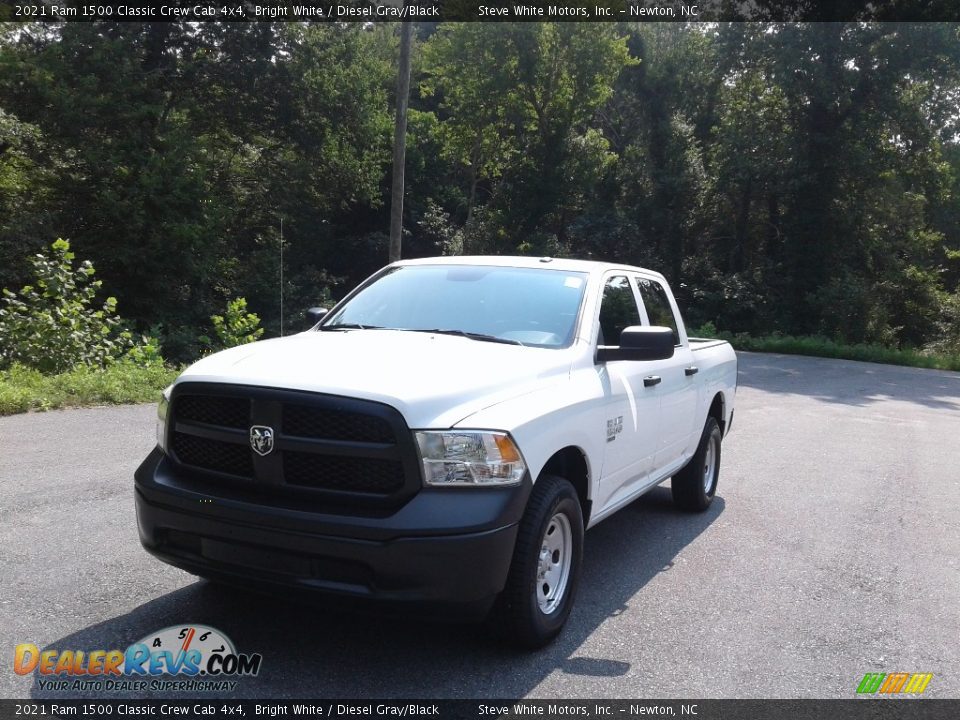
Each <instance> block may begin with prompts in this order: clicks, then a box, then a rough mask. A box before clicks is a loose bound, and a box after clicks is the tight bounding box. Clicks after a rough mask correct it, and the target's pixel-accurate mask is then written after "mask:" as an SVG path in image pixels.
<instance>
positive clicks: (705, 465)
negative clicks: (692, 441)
mask: <svg viewBox="0 0 960 720" xmlns="http://www.w3.org/2000/svg"><path fill="white" fill-rule="evenodd" d="M720 440H721V433H720V425H719V423H717V419H716V418H714V417H708V418H707V424H706V425H705V426H704V428H703V434H702V435H701V436H700V444H699V445H698V446H697V451H696V452H695V453H694V454H693V457H692V458H690V462H688V463H687V464H686V465H685V466H684V468H683V469H682V470H681V471H680V472H678V473H677V474H676V475H674V476H673V479H672V480H671V481H670V490H671V492H672V493H673V502H674V503H676V505H677V507H679V508H682V509H684V510H691V511H693V512H703V511H704V510H706V509H707V508H708V507H710V503H711V502H713V496H714V495H715V494H716V492H717V480H718V479H719V477H720Z"/></svg>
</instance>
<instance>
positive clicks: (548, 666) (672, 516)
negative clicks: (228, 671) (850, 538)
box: [31, 487, 724, 699]
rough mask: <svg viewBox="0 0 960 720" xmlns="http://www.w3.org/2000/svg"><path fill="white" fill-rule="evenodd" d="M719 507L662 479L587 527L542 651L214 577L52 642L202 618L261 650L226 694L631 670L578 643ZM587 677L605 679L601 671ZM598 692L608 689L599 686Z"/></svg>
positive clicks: (337, 692)
mask: <svg viewBox="0 0 960 720" xmlns="http://www.w3.org/2000/svg"><path fill="white" fill-rule="evenodd" d="M723 510H724V501H723V499H722V498H721V497H717V498H716V500H715V501H714V503H713V505H712V506H711V508H710V509H709V510H708V511H707V512H705V513H703V514H687V513H682V512H680V511H678V510H676V509H674V507H673V504H672V501H671V499H670V491H669V489H668V488H664V487H660V488H656V489H655V490H653V491H652V492H650V493H648V494H647V495H646V496H644V497H642V498H640V499H639V500H637V501H636V502H634V503H633V504H632V505H630V506H629V507H627V508H624V509H623V510H622V511H620V512H618V513H616V514H615V515H614V516H612V517H610V518H609V519H607V520H605V521H604V522H603V523H601V524H600V525H598V526H597V527H596V528H594V529H592V530H590V531H589V532H588V533H587V535H586V544H585V550H584V564H583V574H582V576H581V582H580V588H579V593H578V597H577V603H576V606H575V607H574V611H573V614H572V615H571V617H570V620H569V622H568V624H567V627H566V628H565V630H564V632H563V633H562V634H561V635H560V637H559V638H558V639H557V640H556V641H555V642H554V643H553V644H551V645H549V646H548V647H546V648H544V649H542V650H540V651H538V652H532V653H527V652H520V651H517V650H515V649H513V648H511V647H510V646H509V645H508V644H506V643H505V642H504V641H503V640H502V639H501V638H499V637H496V634H495V633H493V632H492V631H491V628H490V627H489V626H486V625H463V624H455V623H445V622H444V623H442V622H436V621H432V620H429V619H422V618H410V617H403V618H400V619H398V618H397V617H396V616H392V615H387V614H383V613H379V612H372V611H363V612H347V611H344V610H343V609H342V608H340V607H339V606H337V607H336V609H333V608H331V607H330V606H328V605H327V604H326V603H324V602H323V601H310V602H306V601H304V600H301V599H289V598H285V597H280V596H276V595H260V594H255V593H246V592H242V591H237V590H233V589H230V588H225V587H222V586H218V585H215V584H212V583H208V582H206V581H197V582H195V583H193V584H191V585H189V586H186V587H183V588H181V589H179V590H176V591H174V592H170V593H168V594H166V595H163V596H160V597H158V598H156V599H154V600H150V601H149V602H146V603H144V604H143V605H140V606H138V607H136V608H135V609H134V610H132V611H131V612H129V613H126V614H123V615H119V616H117V617H115V618H112V619H110V620H108V621H106V622H103V623H98V624H96V625H91V626H89V627H86V628H84V629H82V630H80V631H78V632H76V633H73V634H71V635H68V636H66V637H63V638H60V639H58V640H56V641H55V642H53V643H51V644H50V645H49V646H48V647H47V648H44V649H60V650H63V649H82V650H85V651H87V650H95V649H112V648H118V649H121V650H122V649H125V648H126V647H127V646H128V645H129V644H130V643H133V642H136V641H137V640H139V639H140V638H142V637H144V636H146V635H147V634H149V633H153V632H156V631H158V630H160V629H162V628H165V627H168V626H172V625H179V624H190V623H201V624H205V625H210V626H213V627H215V628H218V629H219V630H221V631H223V632H224V633H226V634H227V635H228V636H229V637H230V638H231V639H232V640H233V642H234V644H235V646H236V648H237V651H238V652H241V653H253V652H259V653H261V654H262V655H263V663H262V667H261V670H260V673H259V675H258V676H257V677H248V678H241V679H239V684H238V685H237V687H236V690H235V691H234V692H233V693H230V694H229V695H228V697H233V698H263V699H266V698H355V699H362V698H371V699H375V698H385V699H387V698H409V699H416V698H423V699H455V698H483V699H493V698H519V697H523V696H525V695H527V694H528V693H530V692H532V691H534V690H535V689H536V687H537V686H538V685H539V684H540V683H541V682H542V681H543V680H544V679H546V678H547V677H548V676H550V675H551V674H553V673H555V672H560V673H563V674H565V675H571V676H581V677H582V678H605V677H616V676H622V675H626V674H627V673H628V672H630V671H631V666H630V664H628V663H626V662H622V661H619V660H617V659H616V658H606V657H594V656H591V654H590V653H589V652H581V651H580V648H581V646H582V645H584V644H585V642H586V641H587V640H588V639H589V638H590V637H591V635H593V633H594V632H595V631H597V630H598V628H600V627H601V626H602V625H603V624H604V623H605V622H607V621H608V620H610V619H611V618H616V617H617V616H619V615H620V614H622V613H623V612H625V611H626V610H628V609H630V610H631V612H635V613H636V612H638V610H637V609H636V608H631V604H632V603H633V602H634V600H633V598H634V596H635V595H636V594H637V593H638V591H640V590H641V589H642V588H643V587H644V586H645V585H647V584H648V583H649V582H651V580H653V579H654V578H656V577H657V576H658V575H659V574H660V573H663V572H667V571H669V570H670V568H671V567H673V563H674V559H675V558H676V556H677V555H678V554H679V553H680V552H681V551H682V550H683V549H684V548H685V547H686V546H687V545H689V544H690V543H691V542H692V541H693V540H695V539H696V538H697V537H698V536H699V535H700V534H701V533H703V532H704V531H705V530H706V529H707V528H708V527H709V526H710V525H711V524H712V523H713V522H714V521H715V520H716V519H717V518H718V516H719V515H720V514H721V513H722V512H723ZM637 628H638V629H637V632H638V634H637V635H636V636H635V637H633V638H631V643H643V642H644V640H645V638H644V635H643V633H645V632H647V629H646V628H644V627H643V626H639V625H638V626H637ZM655 631H656V630H655V628H651V629H649V632H655ZM592 645H594V646H595V643H593V644H592ZM651 662H655V660H654V659H651ZM183 677H184V676H181V677H180V678H179V679H182V678H183ZM165 679H171V678H165ZM586 682H589V683H591V687H598V688H602V685H600V683H602V682H603V681H602V680H595V679H594V680H589V681H586ZM601 694H602V689H600V690H597V691H595V692H594V696H599V695H601ZM31 695H32V697H34V698H49V699H54V698H57V697H61V698H62V697H85V696H89V697H118V698H120V697H128V698H129V697H141V698H147V697H157V698H161V697H162V698H171V699H172V698H176V697H202V696H203V693H198V692H196V691H193V692H187V693H170V692H162V693H161V692H137V693H125V692H117V693H106V692H103V691H101V692H91V693H85V692H76V691H73V692H69V693H65V692H54V691H50V690H47V689H42V688H41V687H40V685H39V682H38V680H35V681H34V685H33V687H32V690H31ZM212 695H214V694H213V693H211V696H212ZM217 695H218V697H221V698H222V697H223V696H222V695H220V694H217Z"/></svg>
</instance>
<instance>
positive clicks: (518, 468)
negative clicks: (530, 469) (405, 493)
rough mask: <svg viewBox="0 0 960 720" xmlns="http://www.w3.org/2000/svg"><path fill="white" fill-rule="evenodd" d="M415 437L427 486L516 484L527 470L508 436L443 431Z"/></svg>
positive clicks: (489, 433) (482, 432)
mask: <svg viewBox="0 0 960 720" xmlns="http://www.w3.org/2000/svg"><path fill="white" fill-rule="evenodd" d="M416 435H417V445H419V446H420V458H421V460H423V479H424V482H425V483H426V484H427V485H442V486H445V487H450V486H462V485H472V486H476V485H515V484H517V483H519V482H520V479H521V478H522V477H523V474H524V472H526V470H527V464H526V463H525V462H524V461H523V457H522V456H521V455H520V450H518V449H517V446H516V444H515V443H514V442H513V440H512V439H511V438H510V436H509V435H508V434H507V433H502V432H485V431H479V430H445V431H421V432H417V433H416Z"/></svg>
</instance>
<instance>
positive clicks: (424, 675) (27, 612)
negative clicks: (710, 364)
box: [0, 353, 960, 698]
mask: <svg viewBox="0 0 960 720" xmlns="http://www.w3.org/2000/svg"><path fill="white" fill-rule="evenodd" d="M154 412H155V408H154V407H153V406H135V407H109V408H93V409H84V410H68V411H61V412H50V413H37V414H28V415H19V416H13V417H5V418H0V496H2V500H0V574H2V582H0V650H2V653H3V656H4V657H5V658H6V659H5V660H4V661H3V662H2V663H0V697H6V698H27V697H31V696H32V697H62V696H63V695H61V694H58V693H55V692H52V691H46V690H41V689H40V687H39V685H38V684H37V681H36V678H35V677H34V676H32V675H27V676H18V675H16V674H15V673H14V672H13V671H12V662H11V660H12V657H13V649H14V646H15V645H16V644H18V643H26V642H30V643H34V644H36V645H38V646H39V647H40V648H57V649H83V650H94V649H112V648H120V649H123V648H125V647H126V646H127V645H128V644H129V643H131V642H134V641H136V640H137V639H139V638H141V637H143V636H145V635H147V634H148V633H150V632H152V631H156V630H159V629H161V628H164V627H167V626H170V625H177V624H183V623H203V624H207V625H211V626H214V627H216V628H219V629H221V630H223V631H224V632H225V633H226V634H227V635H229V636H230V637H231V638H232V639H233V641H234V642H235V644H236V645H237V648H238V649H239V650H241V651H243V652H259V653H262V654H263V666H262V670H261V672H260V674H259V675H258V676H257V677H256V678H248V679H245V680H242V681H241V682H240V685H239V686H238V688H237V690H236V696H237V697H277V698H294V697H353V698H363V697H383V698H390V697H404V698H416V697H421V698H521V697H531V698H541V697H542V698H547V697H553V698H578V697H585V698H586V697H596V698H601V697H607V698H617V697H620V698H639V697H678V698H683V697H698V698H702V697H711V698H712V697H717V698H721V697H758V698H760V697H837V698H843V697H853V695H854V691H855V689H856V686H857V684H858V682H859V680H860V678H861V677H862V676H863V675H864V673H867V672H895V671H903V672H929V673H933V674H934V677H933V679H932V681H931V682H930V685H929V686H928V688H927V691H926V695H929V696H932V697H960V650H958V643H957V641H958V639H960V616H958V612H957V608H958V607H960V522H958V510H957V508H958V507H960V373H947V372H937V371H926V370H917V369H911V368H897V367H890V366H883V365H872V364H865V363H856V362H847V361H835V360H822V359H814V358H801V357H792V356H779V355H759V354H746V353H744V354H741V355H740V388H739V391H738V395H737V411H736V419H735V422H734V426H733V432H732V434H731V435H729V437H728V438H727V439H726V441H725V442H724V447H723V452H724V456H723V463H722V467H721V475H720V485H719V489H718V496H717V499H716V501H715V502H714V504H713V506H712V507H711V509H710V510H709V511H708V512H707V513H705V514H703V515H687V514H683V513H680V512H677V511H675V510H674V509H673V507H672V504H671V502H670V497H669V495H670V494H669V490H668V489H665V488H660V489H657V490H656V491H654V492H653V493H651V494H649V495H648V496H646V497H645V498H643V499H641V500H639V501H638V502H636V503H634V504H633V505H632V506H630V507H628V508H627V509H625V510H624V511H622V512H620V513H618V514H617V515H615V516H614V517H612V518H610V519H609V520H607V521H605V522H604V523H602V524H600V525H599V526H598V527H596V528H595V529H593V530H591V531H590V532H589V533H587V537H586V551H585V557H584V576H583V580H582V584H581V587H580V594H579V598H578V602H577V606H576V608H575V610H574V613H573V615H572V617H571V620H570V623H569V625H568V627H567V628H566V630H565V632H564V633H563V635H561V637H560V638H559V640H558V641H557V642H555V643H554V644H553V645H551V646H550V647H548V648H546V649H545V650H542V651H540V652H538V653H533V654H518V653H516V652H515V651H513V650H511V649H509V648H508V647H505V646H503V645H502V644H501V643H500V642H498V641H497V640H495V639H493V638H492V637H491V635H490V633H489V630H488V628H485V627H483V626H461V625H455V624H453V625H451V624H442V623H435V622H430V621H428V620H424V619H414V618H404V617H389V616H386V615H382V614H371V613H369V612H366V613H359V614H350V613H347V612H345V611H343V610H342V609H333V608H331V607H329V606H327V605H326V604H324V603H308V602H303V601H302V600H299V599H290V598H281V597H275V596H260V595H253V594H249V595H248V594H244V593H238V592H236V591H233V590H225V589H222V588H220V587H217V586H215V585H212V584H209V583H207V582H205V581H200V580H197V579H196V578H194V577H192V576H190V575H188V574H186V573H184V572H181V571H179V570H175V569H173V568H170V567H167V566H165V565H163V564H161V563H160V562H158V561H156V560H154V559H153V558H151V557H150V556H148V555H147V554H146V553H145V552H143V551H142V550H141V548H140V546H139V542H138V540H137V533H136V527H135V521H134V512H133V500H132V475H133V471H134V469H135V467H136V466H137V464H138V463H139V461H140V460H141V459H142V458H143V457H144V456H145V455H146V453H147V452H148V451H149V450H150V448H151V447H152V445H153V443H154ZM112 696H113V695H112ZM116 696H118V697H120V696H123V694H122V693H119V694H116Z"/></svg>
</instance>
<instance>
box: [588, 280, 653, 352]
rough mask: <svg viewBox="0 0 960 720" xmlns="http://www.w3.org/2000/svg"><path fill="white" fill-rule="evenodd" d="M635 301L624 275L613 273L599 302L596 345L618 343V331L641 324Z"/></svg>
mask: <svg viewBox="0 0 960 720" xmlns="http://www.w3.org/2000/svg"><path fill="white" fill-rule="evenodd" d="M642 324H643V323H642V321H641V320H640V311H639V310H638V309H637V301H636V299H635V297H634V295H633V289H632V288H631V287H630V281H629V280H628V279H627V277H626V276H625V275H615V276H613V277H612V278H610V279H609V280H607V284H606V285H605V286H604V288H603V299H602V300H601V302H600V334H599V336H598V338H597V344H598V345H619V344H620V333H621V332H623V329H624V328H626V327H630V326H631V325H642Z"/></svg>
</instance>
